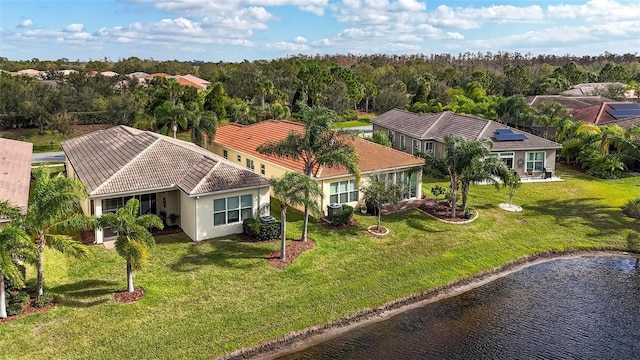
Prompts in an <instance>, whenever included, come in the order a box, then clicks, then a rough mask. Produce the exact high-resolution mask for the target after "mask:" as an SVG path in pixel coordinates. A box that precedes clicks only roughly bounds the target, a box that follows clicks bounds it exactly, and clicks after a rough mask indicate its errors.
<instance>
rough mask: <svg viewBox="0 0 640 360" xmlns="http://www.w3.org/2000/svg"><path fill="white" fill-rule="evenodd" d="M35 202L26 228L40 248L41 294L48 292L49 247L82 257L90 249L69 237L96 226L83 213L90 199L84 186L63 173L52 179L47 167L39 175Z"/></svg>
mask: <svg viewBox="0 0 640 360" xmlns="http://www.w3.org/2000/svg"><path fill="white" fill-rule="evenodd" d="M34 176H35V181H34V183H35V185H34V188H33V191H32V194H33V196H32V201H31V204H30V205H29V207H28V210H27V215H26V217H25V219H24V223H23V224H22V226H23V227H24V229H25V230H26V231H27V233H28V234H29V235H30V236H31V239H32V240H33V241H34V243H35V245H36V246H37V248H38V279H37V285H36V286H37V294H38V295H42V294H43V293H44V249H45V246H49V247H51V248H53V249H55V250H57V251H60V252H62V253H64V254H67V255H71V256H76V257H82V256H86V255H87V254H88V250H87V247H86V246H84V245H82V244H81V243H79V242H78V241H76V240H74V239H73V238H72V237H71V236H69V235H66V234H68V233H69V232H71V231H75V230H81V229H90V228H93V227H95V225H96V220H95V218H93V217H90V216H86V215H84V214H82V212H81V210H80V202H81V201H82V200H84V199H85V198H86V197H87V190H86V188H85V186H84V184H83V183H82V182H81V181H80V180H78V179H69V178H67V177H65V176H63V175H62V174H57V175H54V176H51V175H50V174H49V172H48V171H47V170H45V169H44V168H38V169H37V170H36V171H35V173H34Z"/></svg>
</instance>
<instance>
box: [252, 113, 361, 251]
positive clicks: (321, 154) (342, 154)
mask: <svg viewBox="0 0 640 360" xmlns="http://www.w3.org/2000/svg"><path fill="white" fill-rule="evenodd" d="M301 109H302V110H301V113H302V119H301V122H302V123H303V124H304V125H305V130H304V133H297V132H291V133H290V134H289V135H287V137H286V138H284V139H283V140H280V141H269V142H266V143H264V144H262V145H260V146H258V148H257V149H256V150H257V151H258V152H260V153H262V154H265V155H272V156H277V157H283V158H289V159H294V160H302V162H303V163H304V167H303V173H304V174H305V175H307V176H309V177H312V176H313V174H314V171H317V170H318V168H319V167H321V166H328V167H333V166H342V167H344V168H346V169H347V170H348V171H349V173H351V174H353V175H355V177H356V183H359V181H360V169H359V168H358V154H357V153H356V150H355V148H354V147H353V145H351V144H350V143H349V135H347V134H345V133H341V132H337V131H334V130H331V113H330V112H329V111H328V110H327V109H326V108H321V107H313V108H311V107H308V106H305V105H304V104H301ZM309 196H310V195H309V194H306V198H307V199H308V198H309ZM308 224H309V206H308V205H305V206H304V221H303V224H302V237H301V239H302V241H306V240H307V228H308Z"/></svg>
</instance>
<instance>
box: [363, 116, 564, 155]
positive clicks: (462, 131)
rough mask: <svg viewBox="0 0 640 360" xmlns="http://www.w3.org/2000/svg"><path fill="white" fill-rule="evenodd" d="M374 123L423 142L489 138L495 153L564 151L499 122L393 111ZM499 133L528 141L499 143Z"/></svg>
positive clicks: (548, 142) (541, 139)
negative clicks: (504, 131) (507, 131)
mask: <svg viewBox="0 0 640 360" xmlns="http://www.w3.org/2000/svg"><path fill="white" fill-rule="evenodd" d="M371 123H372V124H374V125H378V126H380V127H383V128H386V129H389V130H393V131H396V132H398V133H400V134H405V135H408V136H411V137H412V138H415V139H420V140H434V141H438V142H444V138H445V136H448V135H460V136H464V137H466V138H469V139H482V138H489V139H491V140H492V141H493V149H494V150H496V151H498V150H533V149H560V148H562V145H560V144H558V143H556V142H553V141H551V140H547V139H544V138H541V137H539V136H535V135H533V134H529V133H527V132H524V131H521V130H517V129H514V128H511V127H508V126H506V125H503V124H500V123H497V122H495V121H491V120H487V119H483V118H481V117H477V116H473V115H465V114H456V113H452V112H450V111H444V112H441V113H431V114H424V115H418V114H414V113H411V112H408V111H404V110H398V109H393V110H389V111H387V112H385V113H384V114H381V115H379V116H377V117H376V118H374V119H372V120H371ZM497 129H511V131H512V132H513V133H516V134H523V135H525V136H526V140H524V141H502V142H500V141H495V140H494V139H493V136H494V135H495V130H497Z"/></svg>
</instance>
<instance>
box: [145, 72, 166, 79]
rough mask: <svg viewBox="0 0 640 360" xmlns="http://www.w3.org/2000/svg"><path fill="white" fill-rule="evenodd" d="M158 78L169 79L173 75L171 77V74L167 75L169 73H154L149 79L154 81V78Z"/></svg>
mask: <svg viewBox="0 0 640 360" xmlns="http://www.w3.org/2000/svg"><path fill="white" fill-rule="evenodd" d="M157 77H163V78H167V77H171V75H169V74H167V73H153V74H149V79H153V78H157Z"/></svg>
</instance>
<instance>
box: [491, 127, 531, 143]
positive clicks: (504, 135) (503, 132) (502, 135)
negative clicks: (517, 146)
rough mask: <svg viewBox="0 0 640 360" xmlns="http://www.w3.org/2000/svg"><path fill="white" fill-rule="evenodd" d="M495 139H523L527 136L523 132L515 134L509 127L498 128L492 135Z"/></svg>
mask: <svg viewBox="0 0 640 360" xmlns="http://www.w3.org/2000/svg"><path fill="white" fill-rule="evenodd" d="M493 139H494V140H495V141H523V140H526V139H527V137H526V136H525V135H524V134H516V133H514V132H513V131H511V129H498V130H496V132H495V134H494V135H493Z"/></svg>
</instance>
